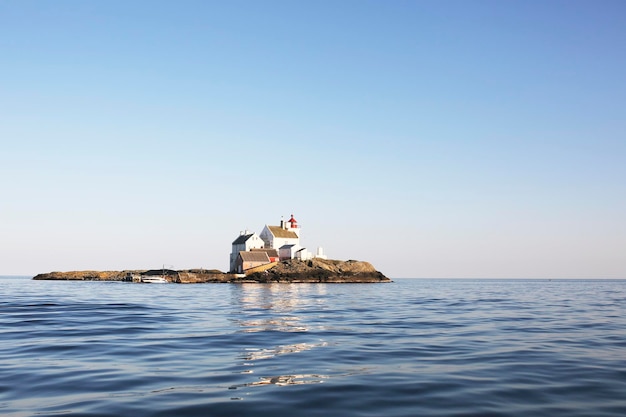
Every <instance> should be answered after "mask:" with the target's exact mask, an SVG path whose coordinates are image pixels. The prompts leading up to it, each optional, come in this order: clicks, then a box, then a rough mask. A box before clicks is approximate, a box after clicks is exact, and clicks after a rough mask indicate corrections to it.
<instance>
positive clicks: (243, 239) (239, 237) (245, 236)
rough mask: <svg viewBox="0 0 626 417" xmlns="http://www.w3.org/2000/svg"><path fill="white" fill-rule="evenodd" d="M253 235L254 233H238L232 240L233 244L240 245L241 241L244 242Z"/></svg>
mask: <svg viewBox="0 0 626 417" xmlns="http://www.w3.org/2000/svg"><path fill="white" fill-rule="evenodd" d="M252 236H254V233H250V234H249V235H240V236H238V237H237V239H235V240H234V241H233V245H241V244H242V243H246V241H247V240H248V239H250V238H251V237H252Z"/></svg>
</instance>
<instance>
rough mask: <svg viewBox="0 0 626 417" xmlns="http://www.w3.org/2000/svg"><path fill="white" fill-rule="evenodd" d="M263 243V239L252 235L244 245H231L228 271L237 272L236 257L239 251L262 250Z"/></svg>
mask: <svg viewBox="0 0 626 417" xmlns="http://www.w3.org/2000/svg"><path fill="white" fill-rule="evenodd" d="M264 245H265V243H264V242H263V239H261V238H260V237H259V236H258V235H257V234H256V233H255V234H253V235H252V236H251V237H250V238H248V240H246V241H245V242H244V243H240V244H237V245H232V246H233V248H232V251H231V252H230V269H229V271H236V270H237V256H238V255H239V252H240V251H244V252H248V251H250V250H251V249H260V248H263V247H264Z"/></svg>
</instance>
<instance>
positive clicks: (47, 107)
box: [0, 0, 626, 278]
mask: <svg viewBox="0 0 626 417" xmlns="http://www.w3.org/2000/svg"><path fill="white" fill-rule="evenodd" d="M625 45H626V2H623V1H574V0H567V1H545V0H541V1H500V0H497V1H468V0H463V1H451V0H446V1H362V0H358V1H310V2H305V1H296V2H294V1H169V2H165V1H111V0H107V1H99V2H96V1H63V0H60V1H28V0H16V1H12V0H11V1H7V0H2V1H0V144H1V148H0V187H1V188H0V191H1V198H0V274H35V273H38V272H48V271H53V270H61V271H63V270H81V269H110V270H119V269H133V268H137V269H141V268H154V267H160V266H161V265H163V264H166V265H172V266H173V267H175V268H178V269H183V268H194V267H204V268H219V269H222V270H225V269H227V268H228V254H229V252H230V244H231V242H232V241H233V240H234V239H235V238H236V237H237V235H238V233H239V231H240V230H242V229H245V228H248V229H250V230H255V231H257V232H260V231H261V229H262V227H263V225H264V224H277V223H278V222H279V220H280V216H285V218H288V216H289V215H290V214H291V213H293V214H295V217H296V219H297V220H298V221H299V222H300V224H301V226H302V228H303V229H302V230H303V232H302V233H303V238H302V240H303V244H304V245H305V246H307V247H309V248H310V249H315V247H317V246H318V245H321V246H323V247H324V248H325V249H326V252H327V253H328V255H329V256H330V257H331V258H335V259H360V260H367V261H370V262H371V263H372V264H374V266H376V267H377V268H378V269H379V270H381V271H382V272H384V273H385V274H387V275H388V276H390V277H394V278H399V277H512V278H522V277H528V278H539V277H542V278H626V47H625Z"/></svg>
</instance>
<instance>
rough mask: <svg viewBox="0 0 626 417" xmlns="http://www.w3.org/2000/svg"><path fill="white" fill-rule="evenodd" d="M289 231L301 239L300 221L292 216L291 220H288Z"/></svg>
mask: <svg viewBox="0 0 626 417" xmlns="http://www.w3.org/2000/svg"><path fill="white" fill-rule="evenodd" d="M286 226H287V230H289V231H291V232H294V233H295V234H296V235H298V237H300V226H298V221H297V220H296V219H295V218H294V217H293V214H292V215H291V218H290V219H289V220H287V224H286Z"/></svg>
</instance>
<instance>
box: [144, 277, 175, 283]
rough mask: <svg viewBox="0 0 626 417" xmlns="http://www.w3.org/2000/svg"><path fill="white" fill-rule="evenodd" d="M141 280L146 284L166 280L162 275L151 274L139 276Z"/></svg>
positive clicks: (165, 281) (164, 281)
mask: <svg viewBox="0 0 626 417" xmlns="http://www.w3.org/2000/svg"><path fill="white" fill-rule="evenodd" d="M141 282H143V283H146V284H167V283H168V281H167V280H166V279H165V278H164V277H159V276H156V275H153V276H143V277H141Z"/></svg>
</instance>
